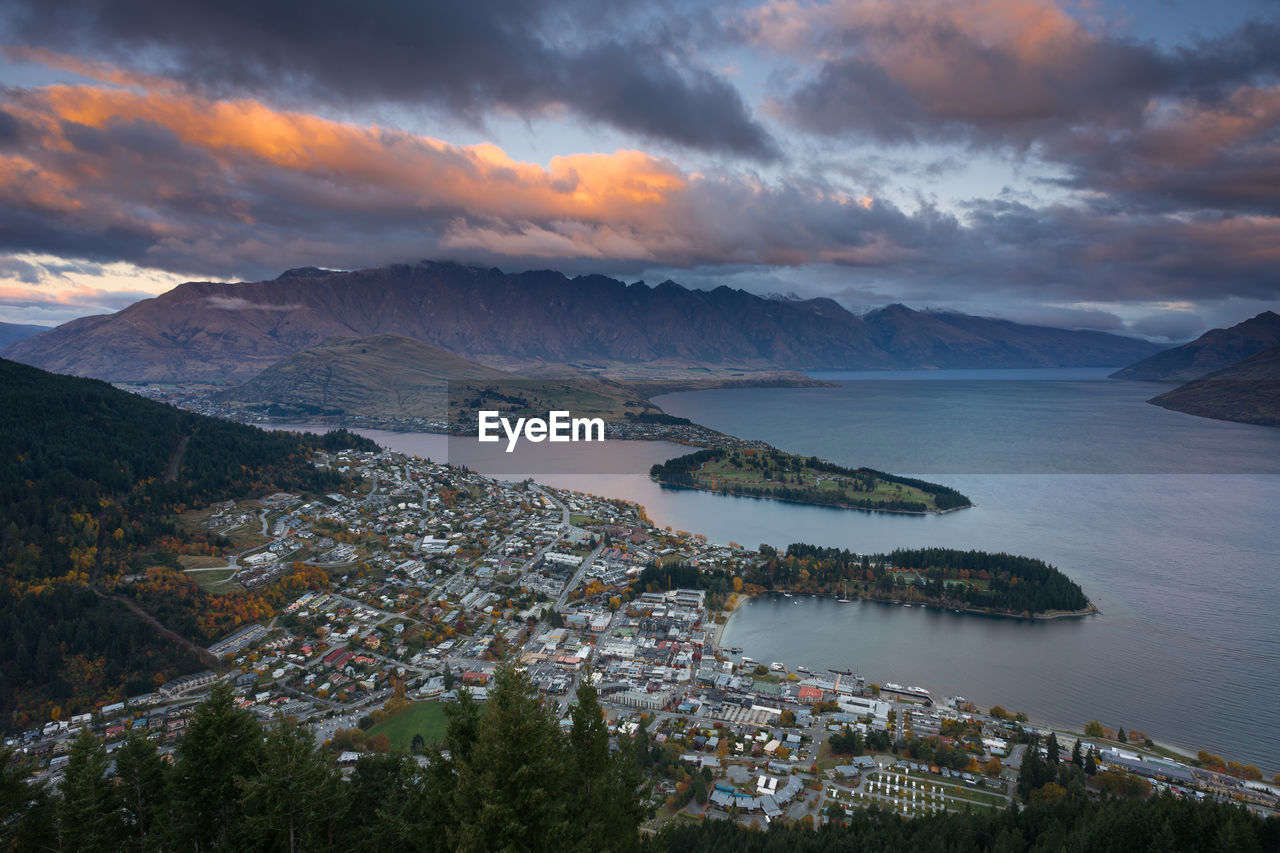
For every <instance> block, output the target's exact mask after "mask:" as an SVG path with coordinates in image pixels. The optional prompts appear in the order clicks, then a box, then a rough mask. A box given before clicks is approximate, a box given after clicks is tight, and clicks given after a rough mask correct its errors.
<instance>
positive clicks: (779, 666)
mask: <svg viewBox="0 0 1280 853" xmlns="http://www.w3.org/2000/svg"><path fill="white" fill-rule="evenodd" d="M769 669H771V670H773V671H774V672H786V670H787V666H786V664H783V663H779V662H778V661H774V662H773V663H771V664H769Z"/></svg>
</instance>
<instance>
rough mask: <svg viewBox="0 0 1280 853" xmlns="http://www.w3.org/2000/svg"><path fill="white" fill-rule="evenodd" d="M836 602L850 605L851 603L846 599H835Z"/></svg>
mask: <svg viewBox="0 0 1280 853" xmlns="http://www.w3.org/2000/svg"><path fill="white" fill-rule="evenodd" d="M836 601H838V602H840V603H841V604H852V602H851V601H849V599H847V598H837V599H836Z"/></svg>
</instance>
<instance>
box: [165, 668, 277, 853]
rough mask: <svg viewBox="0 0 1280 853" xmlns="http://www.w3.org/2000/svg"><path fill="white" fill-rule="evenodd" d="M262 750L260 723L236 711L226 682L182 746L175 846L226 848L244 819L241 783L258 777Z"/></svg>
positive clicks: (212, 694)
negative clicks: (237, 821) (231, 833)
mask: <svg viewBox="0 0 1280 853" xmlns="http://www.w3.org/2000/svg"><path fill="white" fill-rule="evenodd" d="M262 748H263V745H262V729H261V727H260V726H259V725H258V721H257V720H256V719H254V717H253V715H252V714H250V713H249V712H248V711H242V710H240V709H238V708H236V707H235V705H234V704H233V702H232V695H231V687H230V686H229V685H228V684H227V683H226V682H219V683H218V684H216V685H214V688H213V690H212V691H210V693H209V698H207V699H206V700H205V701H204V702H203V703H201V705H200V706H199V707H198V708H197V709H196V713H195V715H194V716H193V717H192V718H191V724H190V725H189V726H188V727H187V732H186V734H185V735H184V736H183V738H182V740H181V741H179V742H178V760H177V763H176V765H175V766H174V793H175V807H176V808H177V809H178V813H179V815H180V816H181V820H179V821H176V822H175V823H176V827H175V828H176V830H177V837H176V841H177V842H178V843H176V844H175V845H174V846H180V847H185V848H187V849H192V848H197V849H204V848H207V847H215V846H225V844H226V842H227V835H228V832H229V831H230V829H231V826H232V823H233V822H234V820H235V818H236V817H237V815H238V814H239V803H240V788H239V782H238V780H239V779H248V778H251V777H253V776H255V775H257V771H258V766H259V764H260V763H261V760H262Z"/></svg>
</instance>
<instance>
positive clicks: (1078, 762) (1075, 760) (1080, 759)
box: [1071, 738, 1084, 767]
mask: <svg viewBox="0 0 1280 853" xmlns="http://www.w3.org/2000/svg"><path fill="white" fill-rule="evenodd" d="M1071 763H1072V764H1074V765H1075V766H1076V767H1084V753H1083V752H1082V751H1081V749H1080V739H1079V738H1077V739H1076V745H1075V746H1073V747H1071Z"/></svg>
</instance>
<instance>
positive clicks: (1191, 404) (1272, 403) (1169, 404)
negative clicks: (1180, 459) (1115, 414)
mask: <svg viewBox="0 0 1280 853" xmlns="http://www.w3.org/2000/svg"><path fill="white" fill-rule="evenodd" d="M1147 402H1149V403H1154V404H1155V405H1157V406H1163V407H1164V408H1166V409H1173V410H1174V411H1178V412H1186V413H1187V414H1189V415H1199V416H1200V417H1202V418H1217V419H1218V420H1223V421H1238V422H1240V423H1246V424H1261V425H1263V426H1280V346H1274V347H1272V348H1271V349H1268V350H1263V351H1262V352H1260V353H1256V354H1254V355H1251V356H1249V357H1248V358H1246V359H1244V360H1243V361H1239V362H1237V363H1235V364H1233V365H1231V366H1230V367H1228V368H1225V369H1223V370H1219V371H1216V372H1214V373H1210V374H1209V375H1208V376H1205V377H1204V378H1202V379H1197V380H1195V381H1194V382H1188V383H1187V384H1186V385H1183V386H1181V387H1178V388H1175V389H1173V390H1172V391H1166V392H1165V393H1163V394H1161V395H1160V396H1158V397H1153V398H1151V399H1150V400H1148V401H1147Z"/></svg>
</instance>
